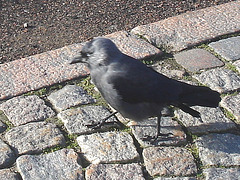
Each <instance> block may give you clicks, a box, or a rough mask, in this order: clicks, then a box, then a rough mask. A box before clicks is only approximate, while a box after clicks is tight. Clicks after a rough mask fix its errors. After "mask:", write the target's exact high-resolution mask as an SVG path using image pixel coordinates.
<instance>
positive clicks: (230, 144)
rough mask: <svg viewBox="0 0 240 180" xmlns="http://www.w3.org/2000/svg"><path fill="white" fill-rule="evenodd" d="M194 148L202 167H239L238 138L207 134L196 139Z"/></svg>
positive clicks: (235, 136) (229, 135)
mask: <svg viewBox="0 0 240 180" xmlns="http://www.w3.org/2000/svg"><path fill="white" fill-rule="evenodd" d="M195 143H196V146H197V148H198V150H199V157H200V159H201V161H202V163H203V165H204V166H239V165H240V146H239V144H240V136H238V135H234V134H209V135H205V136H202V137H200V138H198V139H197V140H196V141H195Z"/></svg>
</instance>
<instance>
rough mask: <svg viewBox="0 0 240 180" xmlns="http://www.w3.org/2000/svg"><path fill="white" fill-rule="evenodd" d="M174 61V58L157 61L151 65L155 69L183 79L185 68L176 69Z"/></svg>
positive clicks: (171, 76) (166, 74)
mask: <svg viewBox="0 0 240 180" xmlns="http://www.w3.org/2000/svg"><path fill="white" fill-rule="evenodd" d="M175 64H176V62H175V61H174V60H168V61H159V62H158V63H156V64H154V65H153V66H150V67H152V68H153V69H154V70H155V71H157V72H159V73H161V74H163V75H165V76H167V77H170V78H175V79H183V77H184V75H186V70H185V69H183V68H182V69H176V65H175Z"/></svg>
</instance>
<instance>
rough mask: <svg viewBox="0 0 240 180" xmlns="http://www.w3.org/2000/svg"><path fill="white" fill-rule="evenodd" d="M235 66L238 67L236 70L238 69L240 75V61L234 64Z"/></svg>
mask: <svg viewBox="0 0 240 180" xmlns="http://www.w3.org/2000/svg"><path fill="white" fill-rule="evenodd" d="M233 65H234V66H235V67H236V69H237V70H238V72H239V73H240V60H238V61H235V62H234V63H233Z"/></svg>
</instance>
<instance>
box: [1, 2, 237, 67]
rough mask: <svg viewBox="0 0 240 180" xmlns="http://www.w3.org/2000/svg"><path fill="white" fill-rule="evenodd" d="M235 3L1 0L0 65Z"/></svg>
mask: <svg viewBox="0 0 240 180" xmlns="http://www.w3.org/2000/svg"><path fill="white" fill-rule="evenodd" d="M230 1H234V0H182V1H176V0H146V1H141V0H132V1H128V0H108V1H107V0H101V1H95V0H85V1H82V0H81V1H80V0H1V1H0V26H1V27H0V41H1V43H0V64H1V63H5V62H9V61H13V60H16V59H19V58H22V57H27V56H30V55H33V54H38V53H41V52H45V51H48V50H52V49H57V48H60V47H63V46H66V45H69V44H73V43H77V42H84V41H86V40H88V39H90V38H92V37H95V36H101V35H104V34H109V33H112V32H115V31H119V30H129V29H132V28H134V27H136V26H138V25H142V24H148V23H151V22H156V21H159V20H161V19H164V18H167V17H171V16H175V15H178V14H181V13H184V12H186V11H194V10H197V9H201V8H205V7H209V6H214V5H219V4H222V3H226V2H230Z"/></svg>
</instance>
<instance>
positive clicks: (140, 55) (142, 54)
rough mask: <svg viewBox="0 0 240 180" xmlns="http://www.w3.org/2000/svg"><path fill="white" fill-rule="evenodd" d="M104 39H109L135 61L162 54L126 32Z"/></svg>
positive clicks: (107, 36)
mask: <svg viewBox="0 0 240 180" xmlns="http://www.w3.org/2000/svg"><path fill="white" fill-rule="evenodd" d="M105 37H106V38H110V39H111V40H112V41H113V42H114V43H115V44H116V45H117V47H118V48H119V49H120V51H122V52H123V53H125V54H127V55H128V56H131V57H134V58H136V59H146V58H149V57H151V56H160V55H161V54H162V51H160V50H159V49H158V48H156V47H155V46H153V45H151V44H149V43H147V42H146V41H144V40H143V39H139V38H137V37H135V36H134V35H132V34H130V33H128V32H126V31H118V32H115V33H112V34H109V35H106V36H105Z"/></svg>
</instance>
